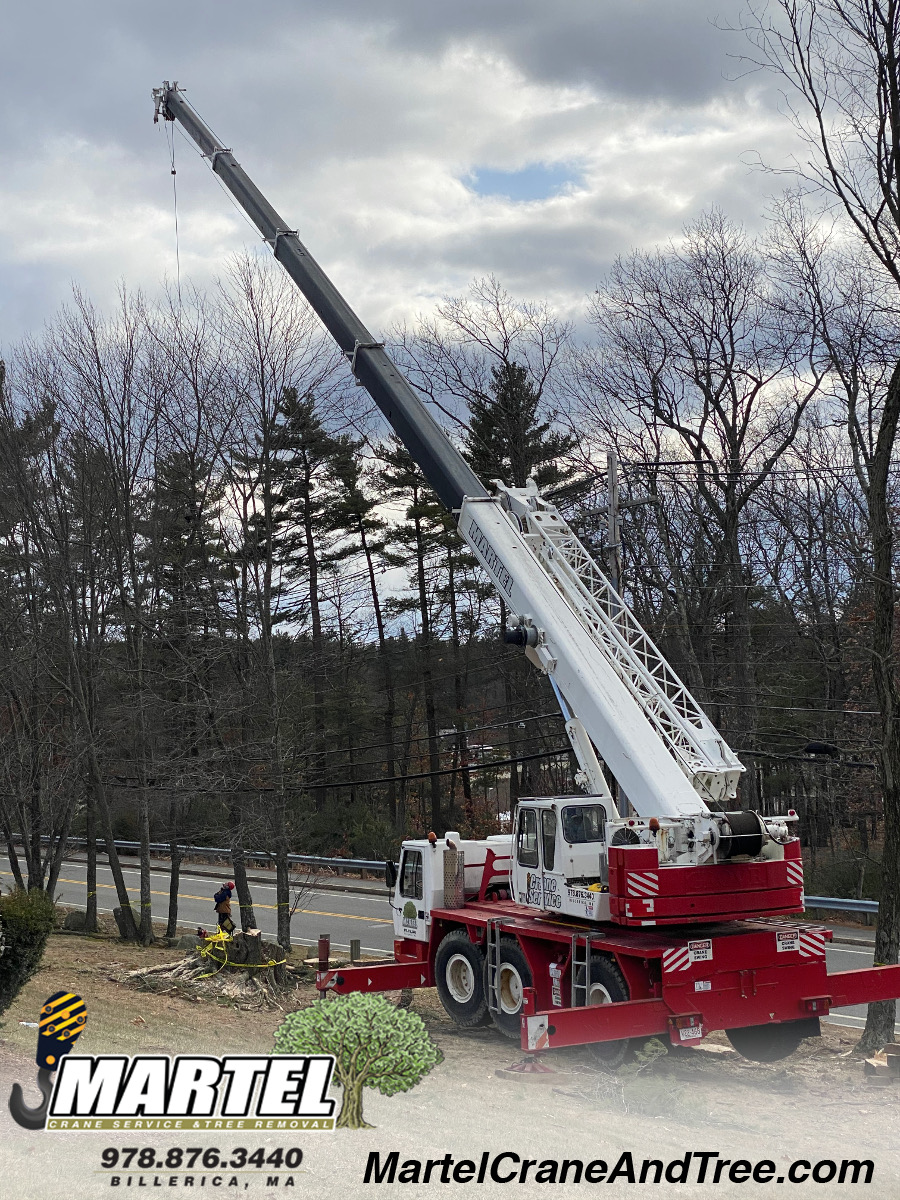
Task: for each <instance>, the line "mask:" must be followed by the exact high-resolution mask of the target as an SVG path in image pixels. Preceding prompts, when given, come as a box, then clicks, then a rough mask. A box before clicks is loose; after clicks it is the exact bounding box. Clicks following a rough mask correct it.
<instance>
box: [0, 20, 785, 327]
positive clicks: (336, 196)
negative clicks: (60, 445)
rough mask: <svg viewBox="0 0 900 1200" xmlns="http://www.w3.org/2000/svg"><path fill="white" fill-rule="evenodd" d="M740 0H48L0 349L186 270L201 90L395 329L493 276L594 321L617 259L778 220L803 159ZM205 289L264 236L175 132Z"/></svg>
mask: <svg viewBox="0 0 900 1200" xmlns="http://www.w3.org/2000/svg"><path fill="white" fill-rule="evenodd" d="M740 7H741V3H740V0H552V2H551V0H446V2H445V0H440V2H438V0H365V3H363V2H361V0H329V2H328V3H322V0H317V2H315V3H314V2H312V0H263V2H262V3H257V4H250V3H247V0H186V2H185V3H182V4H180V5H167V6H161V5H149V4H137V3H134V2H133V0H81V2H80V3H78V4H71V3H66V4H64V3H62V2H60V0H32V2H31V3H29V4H22V5H9V6H7V8H6V10H5V15H4V22H3V41H2V46H0V71H2V78H3V80H4V85H5V86H4V98H3V106H2V111H0V141H2V158H0V347H5V348H8V347H9V346H10V344H11V343H12V342H14V341H15V339H17V338H18V337H19V336H21V335H22V334H23V333H25V332H26V331H29V330H36V329H38V328H39V327H40V325H41V324H42V322H43V321H44V320H46V319H47V318H48V317H50V316H52V314H53V312H54V311H55V309H56V308H57V306H58V305H59V304H60V303H61V302H62V301H64V300H65V298H66V295H67V294H68V292H69V291H70V289H71V286H72V283H73V282H76V283H78V284H79V285H80V286H82V287H83V288H85V289H86V290H87V291H88V292H89V293H90V294H91V295H92V297H94V299H96V300H97V301H98V302H100V303H101V304H105V303H108V302H109V301H110V299H111V298H112V297H113V296H114V294H115V289H116V287H117V285H118V283H119V282H120V281H121V280H125V281H126V282H127V283H128V284H129V286H131V287H137V286H140V287H142V288H144V289H146V290H147V291H148V292H150V293H153V292H154V291H155V290H156V289H157V288H158V287H159V285H160V282H161V280H162V278H163V277H164V276H165V275H166V274H168V275H169V276H170V277H172V276H174V272H175V234H174V222H173V212H172V178H171V175H170V167H169V157H168V149H167V145H166V135H165V132H164V131H163V128H162V125H158V126H156V127H154V125H153V124H152V104H151V100H150V89H151V88H152V87H153V86H154V85H156V84H159V83H160V82H162V80H163V79H169V80H175V79H177V80H178V81H179V82H180V83H181V84H182V85H183V86H185V87H186V88H187V96H188V98H189V99H190V101H191V102H192V103H193V105H194V106H195V107H196V108H197V110H198V111H199V112H200V114H201V115H202V116H203V117H204V119H205V120H206V121H207V122H208V123H209V124H210V125H211V126H212V127H213V129H215V130H216V131H217V133H218V134H219V135H220V136H221V137H222V139H223V140H224V142H225V144H226V145H228V146H231V147H233V148H234V151H235V154H236V155H237V157H238V159H239V160H240V161H241V163H242V164H243V166H244V167H245V168H246V169H247V170H248V171H249V173H250V175H251V176H252V177H253V179H254V180H255V182H256V183H257V184H258V185H259V186H260V187H261V188H262V190H263V191H264V192H265V193H266V194H267V195H268V197H269V199H270V200H271V201H272V202H273V203H274V204H275V206H276V207H277V208H279V209H280V210H281V212H282V214H283V215H284V217H285V218H286V219H287V220H288V222H289V224H291V225H292V226H294V227H296V228H297V229H298V230H299V233H300V236H301V238H302V239H303V241H305V242H306V244H307V246H308V247H309V248H310V250H311V251H312V253H313V254H314V255H315V256H316V258H317V259H318V260H319V261H320V263H321V264H322V265H323V266H324V267H325V269H326V270H327V271H329V273H330V274H332V276H333V278H334V279H335V281H336V282H337V284H338V286H339V287H341V288H342V289H343V290H344V291H345V294H346V295H347V298H348V300H349V301H350V302H351V304H352V305H353V306H354V307H355V308H356V309H357V311H358V312H359V314H360V316H361V317H362V318H363V320H364V321H365V322H366V323H367V324H369V326H370V327H373V328H376V329H377V328H382V327H383V326H384V325H385V324H386V323H387V322H389V321H391V320H393V319H397V318H402V317H409V316H412V315H413V314H414V313H415V312H416V311H422V310H425V309H428V308H429V307H430V306H431V305H432V304H433V302H434V300H435V299H437V298H439V297H440V296H442V295H446V294H448V293H449V294H452V293H456V292H459V291H461V290H462V289H463V288H464V287H465V285H466V283H467V282H468V281H469V280H470V279H472V278H473V277H475V276H480V275H485V274H488V273H490V272H493V273H495V274H496V275H498V276H499V277H500V278H501V280H502V281H503V282H504V284H505V285H506V286H507V287H508V289H509V290H510V291H511V292H512V293H513V294H514V295H516V296H521V297H532V298H538V297H547V298H549V299H551V300H553V301H554V302H555V303H557V304H558V305H559V306H560V308H562V309H563V310H564V311H566V312H568V313H573V314H574V313H575V312H576V311H578V309H579V308H580V306H581V304H582V302H583V298H584V296H585V294H586V293H587V292H588V291H590V289H591V288H593V287H594V286H595V285H596V284H597V282H598V281H599V279H600V278H601V277H602V274H603V272H604V270H605V268H606V267H607V266H608V264H609V262H610V261H611V259H612V258H613V257H614V256H615V255H616V254H617V253H621V252H626V251H627V250H629V249H630V248H631V247H633V246H636V245H650V244H653V243H656V242H660V241H665V240H666V239H667V238H669V237H670V236H677V234H678V232H679V230H680V228H681V227H682V225H683V224H684V222H685V221H686V220H688V219H690V218H691V217H692V216H694V215H696V214H697V213H698V212H700V211H702V210H703V209H704V208H706V207H708V206H710V205H713V204H717V205H719V206H721V207H722V208H724V209H725V210H726V211H727V212H728V213H730V214H732V215H733V216H734V217H735V218H737V219H739V220H741V221H743V222H744V223H745V224H747V225H748V226H750V227H751V228H756V227H758V226H759V224H760V222H761V219H762V213H763V212H764V210H765V207H766V199H767V197H768V195H769V194H770V193H771V192H772V191H773V190H774V189H775V188H776V187H777V186H778V182H777V180H776V179H773V177H772V176H768V175H765V174H762V173H760V172H758V171H753V170H752V169H751V168H750V166H749V165H748V158H749V156H750V155H751V154H752V153H753V152H760V153H762V154H764V155H765V156H767V157H768V158H769V159H770V160H773V161H778V160H780V159H782V158H783V157H784V156H785V155H786V154H787V153H789V151H790V149H791V148H792V145H793V143H792V141H791V135H790V130H789V128H788V126H787V123H786V121H785V119H784V118H783V117H782V116H781V115H779V113H778V111H777V100H778V98H777V94H776V93H775V91H774V89H773V88H772V86H771V83H770V82H769V81H768V80H766V79H763V78H760V77H759V76H744V77H742V78H738V77H737V76H738V74H739V66H738V64H737V63H736V62H735V61H734V60H733V59H732V58H730V57H729V55H730V54H733V53H734V52H736V51H739V50H740V49H741V46H742V43H741V42H740V40H739V39H738V38H737V37H735V36H734V35H729V34H727V33H723V32H721V31H720V30H719V29H717V28H716V23H717V22H718V23H720V24H728V23H729V22H730V21H733V20H734V18H735V16H736V14H737V13H738V12H739V11H740ZM175 153H176V166H177V169H178V174H177V176H176V179H177V184H178V206H179V217H180V251H181V269H182V277H183V278H184V277H185V276H190V277H192V278H194V279H196V280H198V281H200V282H203V281H204V280H207V279H209V278H211V277H212V276H213V275H214V274H215V273H216V271H217V270H219V269H221V266H222V264H223V262H224V260H225V259H226V258H227V256H228V254H229V253H230V252H232V251H234V250H238V249H240V248H241V247H243V246H256V245H257V244H258V240H257V238H256V236H255V233H254V231H253V230H251V229H250V228H249V227H248V225H247V224H246V223H245V221H244V220H243V219H242V218H241V216H240V215H239V214H238V213H237V212H236V211H235V209H234V208H233V206H232V204H231V203H230V201H229V199H228V198H227V196H226V195H225V193H224V192H223V191H222V190H221V188H220V187H219V186H218V184H217V183H216V182H215V180H214V179H213V178H211V177H210V175H209V172H208V169H207V167H206V165H205V164H204V163H202V162H201V161H200V160H199V158H198V157H197V155H196V153H195V152H194V151H193V149H192V148H191V147H190V146H189V145H188V144H187V142H186V141H185V140H184V139H183V138H182V137H178V136H176V140H175Z"/></svg>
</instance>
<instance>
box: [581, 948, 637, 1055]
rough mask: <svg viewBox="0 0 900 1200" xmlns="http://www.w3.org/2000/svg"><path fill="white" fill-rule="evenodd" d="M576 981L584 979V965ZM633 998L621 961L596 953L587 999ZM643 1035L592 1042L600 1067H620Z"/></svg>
mask: <svg viewBox="0 0 900 1200" xmlns="http://www.w3.org/2000/svg"><path fill="white" fill-rule="evenodd" d="M576 983H578V984H579V985H581V984H583V983H584V967H579V968H578V974H577V976H576ZM628 999H629V992H628V984H627V983H626V982H625V976H624V975H623V974H622V972H621V971H620V970H619V967H618V964H617V963H616V962H615V960H614V959H612V958H607V957H606V956H605V955H597V954H595V955H593V956H592V958H591V962H590V978H589V980H588V987H587V1001H586V1003H587V1004H588V1005H590V1006H591V1007H593V1006H594V1005H597V1004H619V1003H620V1002H621V1001H623V1000H628ZM643 1040H644V1039H643V1038H621V1039H620V1040H619V1041H616V1042H589V1043H588V1052H589V1053H590V1056H591V1058H592V1059H593V1060H594V1062H595V1063H596V1064H597V1066H598V1067H602V1068H603V1069H604V1070H605V1071H617V1070H618V1069H619V1067H621V1066H622V1065H623V1064H624V1063H625V1062H626V1061H627V1060H628V1059H629V1058H630V1056H631V1054H632V1053H633V1052H634V1050H636V1049H637V1047H638V1046H640V1044H641V1042H642V1041H643Z"/></svg>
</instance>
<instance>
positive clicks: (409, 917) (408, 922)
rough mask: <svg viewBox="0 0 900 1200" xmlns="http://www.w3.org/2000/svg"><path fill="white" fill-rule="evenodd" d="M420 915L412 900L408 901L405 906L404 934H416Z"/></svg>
mask: <svg viewBox="0 0 900 1200" xmlns="http://www.w3.org/2000/svg"><path fill="white" fill-rule="evenodd" d="M418 915H419V914H418V910H417V909H416V906H415V904H413V902H412V900H407V902H406V903H405V904H404V905H403V932H404V933H413V934H414V933H415V932H416V920H417V918H418Z"/></svg>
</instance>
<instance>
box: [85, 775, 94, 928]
mask: <svg viewBox="0 0 900 1200" xmlns="http://www.w3.org/2000/svg"><path fill="white" fill-rule="evenodd" d="M86 790H87V801H86V813H85V820H86V830H85V832H86V833H87V880H86V883H87V904H86V906H85V914H84V929H85V933H96V932H97V810H96V808H95V807H94V797H93V793H92V792H91V789H90V788H87V789H86Z"/></svg>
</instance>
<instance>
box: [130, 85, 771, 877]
mask: <svg viewBox="0 0 900 1200" xmlns="http://www.w3.org/2000/svg"><path fill="white" fill-rule="evenodd" d="M153 99H154V102H155V104H156V118H155V119H158V118H159V117H160V116H161V117H163V119H165V120H172V121H174V120H178V121H179V122H180V124H181V125H182V126H183V128H184V129H185V130H186V132H187V133H188V134H189V135H190V137H191V138H192V139H193V141H194V142H195V143H196V144H197V146H198V147H199V149H200V151H201V153H202V154H203V156H204V157H205V158H207V159H208V160H209V164H210V167H211V169H212V171H213V172H214V173H215V174H216V175H217V176H219V178H220V179H221V180H222V182H223V183H224V184H225V186H226V187H227V188H228V190H229V191H230V192H231V193H232V195H233V196H234V198H235V199H236V200H237V202H238V204H239V205H240V206H241V208H242V209H243V210H244V211H245V212H246V213H247V215H248V217H249V218H250V219H251V221H252V222H253V223H254V224H255V225H256V227H257V228H258V229H259V231H260V233H261V234H262V236H263V238H264V239H265V241H266V242H267V243H268V244H269V245H270V246H271V248H272V252H273V254H274V255H275V258H276V259H277V260H278V261H279V262H280V263H281V264H282V266H284V268H285V269H286V270H287V272H288V274H289V275H290V276H291V278H292V279H293V280H294V282H295V283H296V284H297V286H298V287H299V289H300V291H301V292H302V293H303V295H304V296H305V297H306V299H307V300H308V301H309V303H310V305H311V306H312V308H313V309H314V310H315V311H316V313H317V314H318V315H319V317H320V318H321V320H322V321H323V323H324V324H325V326H326V327H327V329H328V330H329V332H330V333H331V334H332V336H333V337H334V338H335V340H336V341H337V343H338V345H339V346H340V348H341V350H342V351H343V352H344V354H345V355H346V356H347V358H348V360H349V362H350V367H351V370H352V371H353V373H354V375H355V376H356V377H357V380H358V381H359V382H360V383H361V384H362V385H364V386H365V387H366V388H367V389H368V391H369V392H370V394H371V395H372V397H373V399H374V400H375V402H376V404H377V405H378V407H379V408H380V409H381V411H382V412H383V414H384V415H385V417H386V418H387V420H388V422H389V423H390V425H391V426H392V428H393V429H394V431H395V432H396V433H397V434H398V436H399V437H400V438H401V440H402V441H403V443H404V444H405V445H406V447H407V449H408V450H409V452H410V454H411V455H412V457H413V458H414V459H415V461H416V462H417V463H418V465H419V467H420V468H421V470H422V472H423V474H424V475H425V478H426V479H427V480H428V482H429V484H430V485H431V486H432V488H434V490H435V492H436V493H437V495H438V496H439V498H440V499H441V501H442V502H443V503H444V504H445V505H446V506H447V508H449V509H450V510H451V511H452V512H454V514H458V521H459V532H460V534H461V536H462V537H463V539H464V540H465V541H466V542H467V544H468V545H469V546H470V547H471V549H472V550H473V551H474V553H475V555H476V556H477V558H478V560H479V562H480V563H481V564H482V566H483V567H484V569H485V570H486V571H487V573H488V575H489V576H490V577H491V579H492V581H493V583H494V585H495V587H496V588H497V590H498V592H499V593H500V595H502V596H503V598H504V600H505V602H506V604H507V606H508V608H509V610H510V611H511V612H512V613H513V614H515V615H514V618H513V620H514V628H513V630H512V631H511V640H514V641H518V642H519V643H520V644H521V645H522V646H523V647H524V649H525V653H526V654H527V656H528V658H529V659H530V660H531V661H532V662H533V663H534V664H535V665H536V666H538V667H539V668H540V669H541V670H542V671H544V672H545V673H546V674H547V675H548V676H549V677H550V680H551V682H552V684H553V687H554V691H555V692H556V695H557V698H558V699H559V701H560V704H561V707H562V710H563V714H564V716H565V717H566V728H567V732H568V734H569V737H570V740H571V742H572V746H573V749H574V751H575V754H576V757H577V759H578V762H579V765H580V768H581V770H580V772H579V782H580V784H581V785H582V786H583V787H584V788H585V790H586V791H588V792H590V793H592V794H594V795H597V796H599V797H601V798H602V799H603V800H604V801H605V803H606V806H607V808H608V809H609V810H610V811H611V810H612V806H611V803H610V794H609V789H608V787H607V785H606V782H605V780H604V777H603V772H602V770H601V767H600V762H599V760H598V755H599V758H600V759H602V760H603V761H604V762H605V763H606V765H607V767H608V768H609V770H610V771H611V772H612V774H613V776H614V777H615V779H616V780H617V782H618V784H619V786H620V787H621V788H622V790H623V791H624V793H625V794H626V795H627V797H628V799H629V801H630V803H631V805H632V806H633V808H634V810H635V812H636V813H637V814H638V815H639V816H640V817H642V818H644V821H642V822H641V825H644V824H645V823H646V821H647V820H649V819H655V821H656V822H657V827H659V826H660V825H661V826H662V827H664V828H665V829H666V830H667V831H668V843H667V844H668V847H669V851H668V853H665V854H661V857H660V865H667V864H675V863H678V864H680V865H689V864H691V863H694V864H700V863H705V862H715V861H717V860H718V859H719V858H722V857H727V856H728V852H733V850H734V846H735V843H736V841H738V840H741V839H748V840H747V846H748V848H749V851H750V853H751V855H752V854H755V853H758V852H759V849H760V848H761V847H762V845H763V844H765V843H766V842H768V841H770V840H774V841H775V842H782V841H783V840H784V839H785V838H786V837H787V829H786V827H785V825H784V824H783V822H782V821H781V820H778V821H772V820H766V819H763V818H761V817H757V816H756V815H755V814H749V813H737V814H735V813H731V814H729V813H725V812H722V811H711V810H710V808H709V806H708V803H707V802H709V803H712V804H715V805H722V804H725V803H727V802H728V801H731V800H733V799H734V798H735V796H736V794H737V782H738V779H739V777H740V774H741V772H742V771H743V769H744V768H743V767H742V766H741V764H740V762H739V761H738V759H737V757H736V756H735V754H734V753H733V751H731V750H730V749H729V747H728V746H727V745H726V744H725V742H724V740H723V739H722V737H721V736H720V735H719V734H718V732H717V731H716V729H715V728H714V727H713V725H712V724H711V722H710V721H709V719H708V718H707V717H706V716H705V714H704V713H703V711H702V710H701V708H700V706H699V705H698V704H697V702H696V701H695V700H694V698H693V697H692V696H691V694H690V693H689V692H688V690H687V688H686V687H685V686H684V684H683V683H682V682H681V680H680V679H679V678H678V676H677V675H676V674H675V672H674V671H673V670H672V669H671V667H670V666H669V665H668V663H667V662H666V660H665V659H664V658H663V656H662V654H661V653H660V652H659V650H658V649H657V648H656V647H655V646H654V645H653V643H652V642H651V640H650V638H649V637H648V636H647V634H646V633H645V632H644V630H643V629H642V628H641V626H640V625H639V624H638V621H637V619H636V618H635V617H634V615H633V613H632V612H631V611H630V610H629V609H628V607H627V605H626V604H625V603H624V601H623V600H622V598H621V597H620V596H618V595H617V594H616V593H615V592H614V591H613V589H612V587H611V585H610V583H609V581H608V580H607V579H606V578H605V576H604V575H603V574H602V573H601V572H600V570H599V569H598V567H597V566H596V564H595V563H594V561H593V559H592V558H591V556H590V555H589V554H588V552H587V550H586V549H585V547H584V546H583V545H582V544H581V543H580V542H579V540H578V538H577V537H576V536H575V534H574V533H573V531H572V530H571V528H570V527H569V526H568V524H567V523H566V522H565V520H564V519H563V518H562V516H561V515H560V513H559V512H558V511H557V509H556V508H555V507H554V506H553V505H552V504H551V503H549V502H548V501H547V500H545V499H544V498H543V497H542V496H541V495H540V493H539V491H538V489H537V486H536V485H535V484H534V483H533V481H529V484H528V486H527V487H525V488H511V487H507V486H505V485H503V484H502V483H499V482H498V483H496V484H495V488H494V491H493V493H491V492H489V491H488V490H487V489H486V488H485V487H484V485H483V484H482V483H481V481H480V480H479V479H478V478H477V477H476V476H475V475H474V474H473V472H472V470H471V468H470V467H469V465H468V463H466V461H465V460H464V459H463V457H462V456H461V455H460V454H459V452H458V451H457V450H456V449H455V448H454V446H453V445H452V444H451V442H450V440H449V439H448V437H447V436H446V435H445V434H444V432H443V431H442V430H441V429H440V427H439V426H438V425H437V423H436V422H435V421H434V419H433V418H432V416H431V414H430V413H429V412H428V410H427V409H426V408H425V406H424V405H423V403H422V401H421V400H420V399H419V397H418V396H417V395H416V394H415V392H414V391H413V390H412V388H411V387H410V385H409V383H408V382H407V380H406V379H405V378H404V377H403V375H402V374H401V372H400V371H399V370H398V368H397V367H396V365H395V364H394V363H393V362H392V361H391V359H390V358H389V356H388V354H387V353H386V352H385V349H384V346H383V345H382V344H381V343H379V342H377V341H376V340H375V339H374V338H373V337H372V335H371V333H370V332H369V331H368V330H367V329H366V327H365V326H364V325H363V324H362V322H361V321H360V320H359V318H358V317H357V316H356V314H355V313H354V312H353V311H352V310H351V309H350V307H349V305H348V304H347V303H346V301H345V300H344V299H343V297H342V296H341V295H340V294H339V293H338V291H337V289H336V288H335V287H334V285H333V284H332V283H331V281H330V280H329V279H328V277H327V276H326V275H325V273H324V272H323V271H322V269H321V267H319V265H318V264H317V263H316V262H315V260H314V259H313V258H312V256H311V255H310V254H309V251H308V250H307V249H306V248H305V247H304V246H303V244H302V243H301V242H300V240H299V238H298V237H297V234H296V232H295V231H293V230H292V229H290V228H288V226H287V223H286V222H285V221H284V220H283V219H282V218H281V216H279V214H278V213H277V212H276V211H275V209H274V208H272V206H271V205H270V204H269V203H268V201H267V200H266V199H265V197H264V196H263V195H262V193H261V192H260V191H259V189H258V188H257V187H256V186H255V185H254V184H253V182H252V181H251V180H250V178H249V176H248V175H247V174H246V172H245V171H244V170H243V169H242V168H241V166H240V164H239V163H238V162H237V160H236V159H235V158H234V156H233V154H232V153H231V151H230V150H229V149H227V148H226V147H224V146H222V145H221V144H220V143H219V141H218V140H217V139H216V137H215V135H214V134H213V133H212V131H211V130H210V129H209V128H208V127H207V126H206V125H205V124H204V122H203V121H202V120H201V119H200V118H199V117H198V115H197V114H196V112H195V111H194V110H193V109H192V108H191V107H190V105H189V104H188V103H187V102H186V100H185V99H184V96H183V95H182V94H181V91H180V90H179V88H178V86H177V84H172V85H170V84H169V83H168V82H166V83H164V84H163V85H162V87H160V88H157V89H154V91H153ZM623 823H624V822H623V821H621V820H620V821H616V820H613V821H611V822H610V836H613V837H614V836H615V829H616V827H617V826H618V825H621V824H623ZM633 836H635V837H638V836H641V835H640V833H638V834H634V835H633ZM729 846H730V847H731V851H728V850H727V849H726V848H727V847H729Z"/></svg>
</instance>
